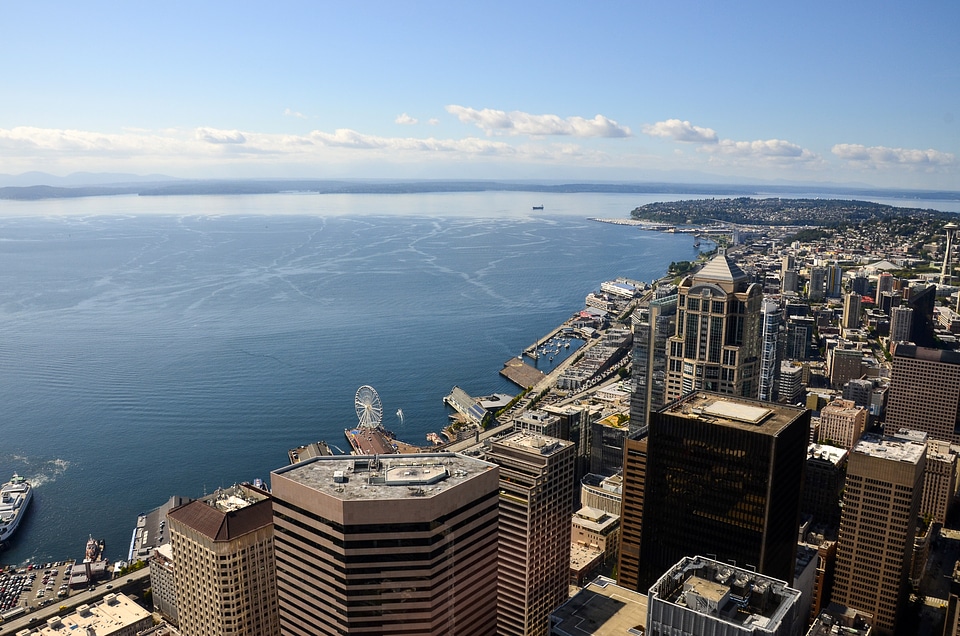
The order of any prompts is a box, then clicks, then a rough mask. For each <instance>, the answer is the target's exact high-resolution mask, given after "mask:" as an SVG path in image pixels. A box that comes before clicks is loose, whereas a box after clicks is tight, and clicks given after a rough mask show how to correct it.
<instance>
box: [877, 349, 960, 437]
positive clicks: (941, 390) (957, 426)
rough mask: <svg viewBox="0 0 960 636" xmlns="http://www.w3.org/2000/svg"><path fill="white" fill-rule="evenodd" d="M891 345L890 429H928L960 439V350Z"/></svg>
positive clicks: (888, 400) (941, 435)
mask: <svg viewBox="0 0 960 636" xmlns="http://www.w3.org/2000/svg"><path fill="white" fill-rule="evenodd" d="M891 349H892V353H893V371H892V373H891V378H890V391H889V396H888V398H887V410H886V417H885V423H886V427H887V429H888V430H897V429H900V428H908V429H914V430H919V431H926V432H927V433H929V434H930V437H931V438H933V439H939V440H944V441H947V442H953V443H957V442H960V352H957V351H947V350H941V349H928V348H925V347H917V346H914V345H911V344H902V343H897V344H894V345H893V346H891Z"/></svg>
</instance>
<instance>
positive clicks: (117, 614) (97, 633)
mask: <svg viewBox="0 0 960 636" xmlns="http://www.w3.org/2000/svg"><path fill="white" fill-rule="evenodd" d="M144 619H146V620H149V621H150V624H152V623H153V621H152V619H151V618H150V612H148V611H147V610H145V609H143V608H142V607H140V606H139V605H137V604H136V603H134V602H133V601H132V600H130V599H129V598H127V597H126V596H124V595H123V594H107V595H106V596H104V597H103V600H102V601H100V602H99V603H94V604H93V605H80V606H78V607H77V609H76V611H74V612H72V613H70V614H66V615H65V616H62V617H61V616H55V617H53V618H50V619H48V620H47V622H46V625H44V626H42V627H38V628H36V629H33V630H29V631H27V633H29V634H42V635H47V634H69V633H77V634H83V635H84V636H104V635H107V634H115V633H119V632H120V630H121V629H123V628H124V627H129V626H132V625H134V624H135V623H138V622H140V621H143V620H144ZM18 633H19V632H18Z"/></svg>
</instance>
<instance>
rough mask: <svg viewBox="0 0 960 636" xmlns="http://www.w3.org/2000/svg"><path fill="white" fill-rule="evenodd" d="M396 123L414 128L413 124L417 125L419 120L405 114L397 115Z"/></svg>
mask: <svg viewBox="0 0 960 636" xmlns="http://www.w3.org/2000/svg"><path fill="white" fill-rule="evenodd" d="M394 123H395V124H401V125H403V126H412V125H413V124H415V123H417V118H416V117H411V116H410V115H408V114H406V113H403V114H401V115H397V118H396V119H395V120H394Z"/></svg>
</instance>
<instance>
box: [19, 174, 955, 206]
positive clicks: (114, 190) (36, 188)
mask: <svg viewBox="0 0 960 636" xmlns="http://www.w3.org/2000/svg"><path fill="white" fill-rule="evenodd" d="M285 192H302V193H317V194H425V193H468V192H537V193H556V194H577V193H591V194H647V195H649V194H666V195H673V196H676V195H685V194H689V195H699V196H702V195H716V196H720V197H727V196H729V197H776V196H778V195H785V196H790V197H800V196H803V195H807V196H809V195H810V193H811V192H816V193H818V194H820V195H825V196H828V197H830V198H849V197H858V196H860V197H872V198H878V197H879V198H888V199H903V200H918V199H924V200H934V201H938V200H944V201H960V192H958V191H945V190H931V191H924V190H901V189H890V190H885V189H880V188H857V187H840V186H817V185H807V186H784V185H732V186H731V185H719V184H681V183H666V182H649V183H605V182H597V183H593V182H570V183H558V184H546V183H536V182H509V181H466V180H461V181H346V180H342V181H341V180H313V179H269V180H258V179H244V180H203V181H151V182H141V183H122V184H100V185H84V186H53V185H29V186H7V187H0V199H6V200H14V201H33V200H41V199H63V198H79V197H98V196H117V195H131V194H136V195H139V196H184V195H237V194H281V193H285Z"/></svg>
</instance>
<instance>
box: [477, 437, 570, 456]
mask: <svg viewBox="0 0 960 636" xmlns="http://www.w3.org/2000/svg"><path fill="white" fill-rule="evenodd" d="M494 443H496V444H501V445H503V446H507V447H510V448H517V449H521V450H524V451H527V452H533V453H537V454H540V455H552V454H553V453H555V452H557V451H559V450H561V449H563V448H565V447H566V446H570V445H571V444H573V442H568V441H566V440H560V439H556V438H555V437H547V436H545V435H537V434H535V433H529V432H525V431H521V432H516V433H513V434H511V435H507V436H506V437H502V438H500V439H498V440H496V441H495V442H494Z"/></svg>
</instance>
